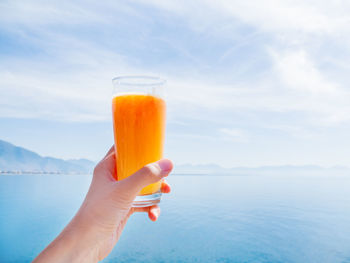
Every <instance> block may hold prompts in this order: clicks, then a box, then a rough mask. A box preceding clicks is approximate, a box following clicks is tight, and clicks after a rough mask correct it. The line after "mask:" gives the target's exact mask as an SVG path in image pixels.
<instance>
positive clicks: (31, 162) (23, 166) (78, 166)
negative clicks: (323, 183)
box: [0, 140, 350, 175]
mask: <svg viewBox="0 0 350 263" xmlns="http://www.w3.org/2000/svg"><path fill="white" fill-rule="evenodd" d="M94 166H95V163H94V162H92V161H90V160H87V159H77V160H62V159H58V158H52V157H42V156H40V155H39V154H37V153H35V152H32V151H30V150H27V149H25V148H22V147H18V146H15V145H13V144H11V143H8V142H5V141H2V140H0V173H65V174H67V173H73V174H91V173H92V171H93V168H94ZM173 174H174V175H188V174H191V175H344V174H346V175H350V169H349V168H348V167H344V166H334V167H330V168H324V167H320V166H316V165H304V166H292V165H284V166H261V167H255V168H250V167H234V168H223V167H221V166H219V165H217V164H200V165H193V164H182V165H181V164H176V165H175V168H174V171H173Z"/></svg>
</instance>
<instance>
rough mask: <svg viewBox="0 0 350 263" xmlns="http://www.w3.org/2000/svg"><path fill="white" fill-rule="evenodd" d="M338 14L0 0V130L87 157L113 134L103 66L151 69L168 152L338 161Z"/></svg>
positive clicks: (192, 158) (299, 7)
mask: <svg viewBox="0 0 350 263" xmlns="http://www.w3.org/2000/svg"><path fill="white" fill-rule="evenodd" d="M330 2H332V3H330ZM349 13H350V3H349V2H347V1H277V0H276V1H275V0H266V1H257V0H253V1H226V0H218V1H205V0H203V1H167V0H164V1H157V0H152V1H103V3H102V2H101V1H74V2H72V1H64V0H63V1H59V2H58V1H56V2H53V1H32V0H30V1H25V2H23V1H16V0H11V1H1V2H0V61H1V63H0V94H1V96H0V127H1V128H0V138H1V139H4V140H8V141H10V142H12V143H15V144H18V145H21V146H24V147H27V148H30V149H32V150H34V151H36V152H38V153H39V154H42V155H50V156H55V157H60V158H65V159H67V158H81V157H84V158H89V159H92V160H98V159H100V157H101V156H102V155H103V154H104V152H105V151H106V150H107V149H108V148H109V146H110V145H111V144H112V143H113V135H112V125H111V105H110V104H111V91H112V84H111V79H112V78H113V77H115V76H120V75H133V74H137V75H140V74H141V75H158V76H162V77H164V78H166V79H167V80H168V86H167V100H168V126H167V138H166V156H167V157H169V158H172V159H173V160H174V161H175V162H176V163H195V164H196V163H217V164H220V165H222V166H225V167H233V166H260V165H284V164H295V165H302V164H317V165H322V166H333V165H348V164H349V156H350V139H349V134H350V103H349V102H350V89H349V83H350V81H349V80H350V77H349V76H350V75H349V73H348V72H349V69H350V64H349V63H348V61H350V16H349Z"/></svg>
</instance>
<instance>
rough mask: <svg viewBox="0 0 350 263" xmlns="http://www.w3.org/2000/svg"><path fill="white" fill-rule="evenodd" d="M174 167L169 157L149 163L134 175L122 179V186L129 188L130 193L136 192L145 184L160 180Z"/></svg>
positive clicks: (134, 193)
mask: <svg viewBox="0 0 350 263" xmlns="http://www.w3.org/2000/svg"><path fill="white" fill-rule="evenodd" d="M172 169H173V163H172V162H171V161H170V160H168V159H162V160H159V161H157V162H155V163H151V164H148V165H146V166H144V167H143V168H141V169H140V170H138V171H137V172H136V173H134V174H133V175H131V176H129V177H127V178H126V179H124V180H121V181H120V182H119V183H120V186H122V187H123V188H124V189H127V190H128V191H129V193H133V195H135V196H136V194H137V193H138V192H139V191H140V190H141V189H142V188H143V187H145V186H147V185H149V184H152V183H155V182H158V181H159V180H161V179H162V178H163V177H165V176H167V175H168V174H169V173H170V172H171V170H172Z"/></svg>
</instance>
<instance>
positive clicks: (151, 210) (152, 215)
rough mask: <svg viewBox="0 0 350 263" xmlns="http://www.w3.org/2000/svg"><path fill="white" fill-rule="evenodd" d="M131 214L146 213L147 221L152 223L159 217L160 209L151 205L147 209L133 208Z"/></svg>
mask: <svg viewBox="0 0 350 263" xmlns="http://www.w3.org/2000/svg"><path fill="white" fill-rule="evenodd" d="M132 209H133V212H147V213H148V217H149V219H151V220H152V221H157V219H158V217H159V215H160V208H159V206H158V205H153V206H149V207H133V208H132Z"/></svg>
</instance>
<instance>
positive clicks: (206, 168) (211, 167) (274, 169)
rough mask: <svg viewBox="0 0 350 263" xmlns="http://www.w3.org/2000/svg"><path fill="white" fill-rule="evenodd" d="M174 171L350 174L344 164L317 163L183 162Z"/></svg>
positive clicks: (188, 172)
mask: <svg viewBox="0 0 350 263" xmlns="http://www.w3.org/2000/svg"><path fill="white" fill-rule="evenodd" d="M174 173H175V174H198V175H350V169H349V168H348V167H345V166H333V167H328V168H325V167H321V166H317V165H300V166H294V165H281V166H260V167H233V168H223V167H221V166H219V165H217V164H203V165H192V164H183V165H176V166H175V170H174Z"/></svg>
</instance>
